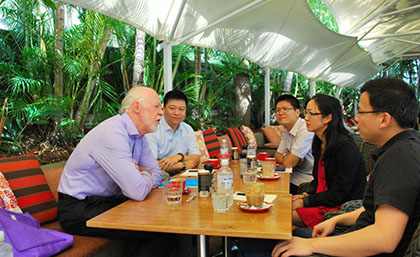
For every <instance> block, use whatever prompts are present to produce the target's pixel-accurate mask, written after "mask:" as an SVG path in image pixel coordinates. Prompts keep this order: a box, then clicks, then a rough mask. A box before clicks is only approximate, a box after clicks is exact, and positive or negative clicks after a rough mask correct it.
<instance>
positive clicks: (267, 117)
mask: <svg viewBox="0 0 420 257" xmlns="http://www.w3.org/2000/svg"><path fill="white" fill-rule="evenodd" d="M264 71H265V77H264V118H265V123H264V124H265V127H266V128H268V127H270V68H269V67H267V68H265V69H264Z"/></svg>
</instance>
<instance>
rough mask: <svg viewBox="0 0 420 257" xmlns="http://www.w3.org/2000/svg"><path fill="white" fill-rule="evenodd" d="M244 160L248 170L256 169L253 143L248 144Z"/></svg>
mask: <svg viewBox="0 0 420 257" xmlns="http://www.w3.org/2000/svg"><path fill="white" fill-rule="evenodd" d="M246 159H247V164H248V169H249V170H251V169H256V168H257V146H256V145H255V143H254V142H250V143H249V144H248V150H247V155H246Z"/></svg>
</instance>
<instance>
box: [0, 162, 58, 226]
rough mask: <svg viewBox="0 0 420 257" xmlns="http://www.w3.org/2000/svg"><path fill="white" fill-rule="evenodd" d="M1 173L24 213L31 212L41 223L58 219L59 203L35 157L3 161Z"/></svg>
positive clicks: (0, 165)
mask: <svg viewBox="0 0 420 257" xmlns="http://www.w3.org/2000/svg"><path fill="white" fill-rule="evenodd" d="M0 171H1V172H2V173H3V175H4V176H5V177H6V179H7V181H8V182H9V185H10V188H11V189H12V190H13V193H14V194H15V196H16V198H17V201H18V205H19V207H20V208H21V209H22V211H23V212H29V213H30V214H31V215H32V216H33V217H34V218H35V219H37V220H39V222H41V223H44V222H48V221H52V220H55V219H56V218H57V203H56V202H55V200H54V197H53V195H52V193H51V190H50V188H49V186H48V184H47V180H46V178H45V175H44V173H43V172H42V170H41V166H40V165H39V162H38V160H37V158H36V157H35V156H34V155H27V156H18V157H12V158H5V159H1V160H0Z"/></svg>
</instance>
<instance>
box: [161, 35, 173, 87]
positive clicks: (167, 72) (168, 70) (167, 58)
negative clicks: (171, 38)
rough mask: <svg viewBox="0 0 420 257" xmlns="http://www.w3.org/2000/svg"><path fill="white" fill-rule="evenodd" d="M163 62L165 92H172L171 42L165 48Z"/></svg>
mask: <svg viewBox="0 0 420 257" xmlns="http://www.w3.org/2000/svg"><path fill="white" fill-rule="evenodd" d="M163 61H164V66H163V73H164V76H163V79H164V91H165V93H166V92H169V91H171V90H172V45H171V44H170V43H169V42H166V43H165V44H164V46H163Z"/></svg>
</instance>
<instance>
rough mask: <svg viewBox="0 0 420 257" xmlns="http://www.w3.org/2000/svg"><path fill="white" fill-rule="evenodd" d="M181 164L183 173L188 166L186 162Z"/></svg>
mask: <svg viewBox="0 0 420 257" xmlns="http://www.w3.org/2000/svg"><path fill="white" fill-rule="evenodd" d="M181 163H182V168H181V171H183V170H185V169H186V168H187V164H185V162H181Z"/></svg>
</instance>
